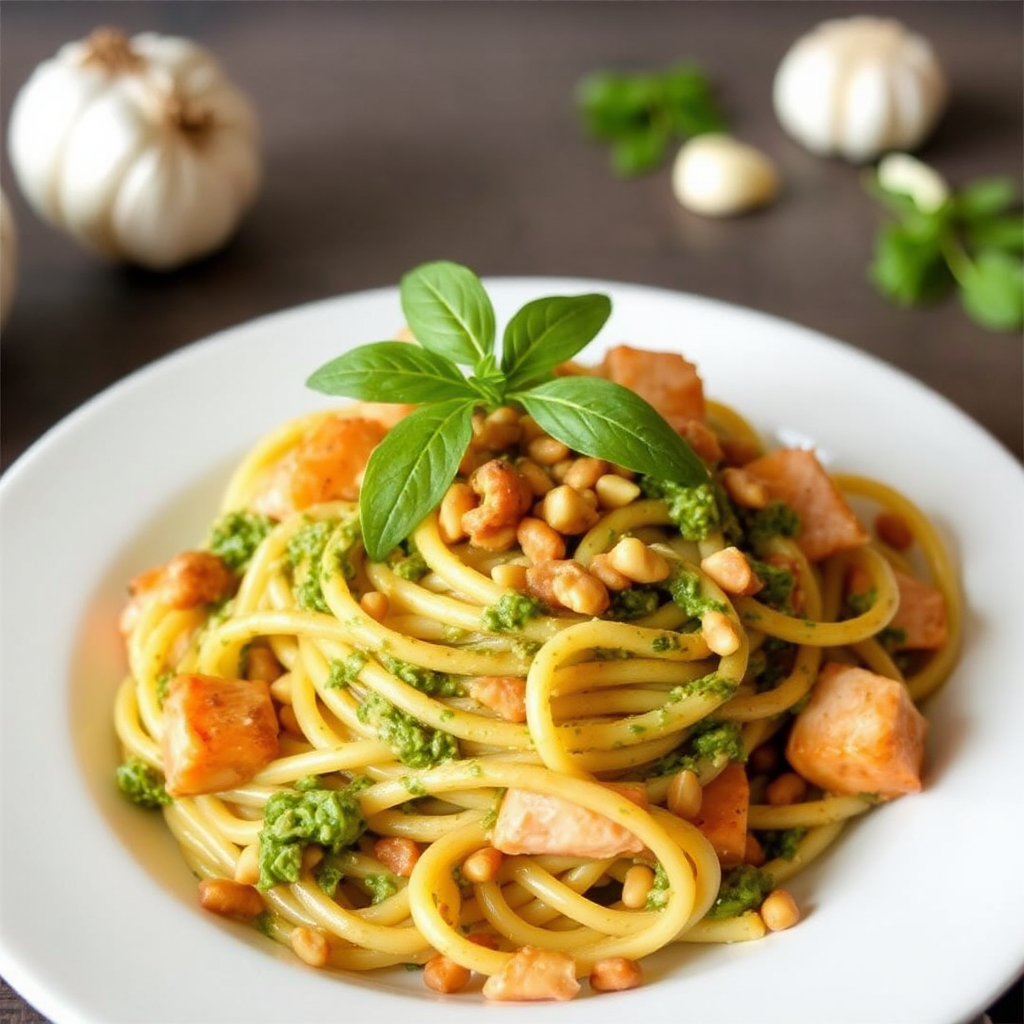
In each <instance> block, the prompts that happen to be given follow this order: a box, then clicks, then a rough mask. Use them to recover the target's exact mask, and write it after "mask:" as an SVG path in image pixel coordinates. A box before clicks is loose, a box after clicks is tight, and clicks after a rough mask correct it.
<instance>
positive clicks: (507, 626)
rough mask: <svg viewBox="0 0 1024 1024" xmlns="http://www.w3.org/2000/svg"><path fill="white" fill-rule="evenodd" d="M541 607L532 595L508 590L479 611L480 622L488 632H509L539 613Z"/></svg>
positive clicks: (520, 627)
mask: <svg viewBox="0 0 1024 1024" xmlns="http://www.w3.org/2000/svg"><path fill="white" fill-rule="evenodd" d="M542 607H543V605H542V604H541V602H540V601H538V600H537V599H536V598H534V597H530V596H528V595H527V594H520V593H518V592H517V591H509V592H508V593H507V594H502V595H501V597H499V598H498V600H497V601H495V602H494V604H492V605H489V606H488V607H487V608H485V609H484V610H483V611H482V612H481V613H480V622H481V624H482V625H483V627H484V629H486V630H488V632H491V633H511V632H514V631H515V630H519V629H522V628H523V626H525V625H526V623H527V622H529V621H530V619H532V618H535V617H536V616H537V615H539V614H540V612H541V609H542Z"/></svg>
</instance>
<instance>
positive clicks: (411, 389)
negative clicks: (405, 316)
mask: <svg viewBox="0 0 1024 1024" xmlns="http://www.w3.org/2000/svg"><path fill="white" fill-rule="evenodd" d="M306 384H307V385H308V386H309V387H311V388H312V389H313V390H314V391H320V392H322V393H323V394H325V395H344V396H345V397H346V398H359V399H362V400H363V401H365V402H410V403H413V404H419V403H420V402H438V401H445V400H447V399H449V398H472V397H475V396H477V392H476V390H475V389H474V388H473V386H472V385H471V384H470V383H469V382H468V381H467V380H466V378H465V377H464V376H463V375H462V373H461V371H460V370H459V368H458V367H457V366H456V365H455V364H454V363H453V362H452V361H451V360H450V359H446V358H445V357H444V356H441V355H438V354H437V353H435V352H429V351H427V349H424V348H420V347H419V346H418V345H410V344H408V343H407V342H404V341H378V342H375V343H373V344H370V345H360V346H359V347H358V348H354V349H351V350H350V351H348V352H346V353H344V354H343V355H340V356H338V358H337V359H332V360H331V361H330V362H329V363H325V364H324V365H323V366H321V367H320V368H319V369H318V370H316V371H315V372H314V373H313V374H312V375H311V376H310V377H309V379H308V380H307V381H306Z"/></svg>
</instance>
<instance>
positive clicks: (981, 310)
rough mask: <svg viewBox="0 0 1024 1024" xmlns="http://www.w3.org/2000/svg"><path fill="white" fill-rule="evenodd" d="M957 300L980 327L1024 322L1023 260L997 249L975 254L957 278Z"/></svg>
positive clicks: (1007, 327) (1002, 328)
mask: <svg viewBox="0 0 1024 1024" xmlns="http://www.w3.org/2000/svg"><path fill="white" fill-rule="evenodd" d="M957 281H958V283H959V286H960V301H961V302H962V303H963V307H964V309H965V310H966V311H967V313H968V315H969V316H970V317H971V318H972V319H974V320H976V321H977V322H978V323H979V324H981V325H982V327H989V328H991V329H993V330H997V331H1010V330H1016V329H1018V328H1020V327H1021V326H1022V324H1024V262H1022V261H1021V259H1020V258H1019V257H1017V256H1011V255H1009V254H1008V253H1005V252H1002V251H1000V250H998V249H988V250H985V251H984V252H981V253H979V254H978V256H977V257H976V259H975V260H974V262H973V264H972V265H971V266H970V268H969V269H966V270H964V271H963V272H961V273H960V275H959V276H958V278H957Z"/></svg>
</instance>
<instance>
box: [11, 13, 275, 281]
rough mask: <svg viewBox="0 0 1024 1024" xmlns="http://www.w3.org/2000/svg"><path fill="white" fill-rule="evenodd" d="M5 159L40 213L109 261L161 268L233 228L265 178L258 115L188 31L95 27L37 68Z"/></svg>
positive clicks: (22, 97) (215, 242) (14, 116)
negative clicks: (130, 33) (185, 35)
mask: <svg viewBox="0 0 1024 1024" xmlns="http://www.w3.org/2000/svg"><path fill="white" fill-rule="evenodd" d="M8 143H9V150H10V154H9V155H10V160H11V165H12V167H13V169H14V172H15V175H16V177H17V180H18V184H19V185H20V187H21V189H22V191H23V192H24V194H25V197H26V199H27V200H28V201H29V203H30V204H31V205H32V207H33V209H35V210H36V212H37V213H39V215H40V216H41V217H43V219H45V220H47V221H49V222H50V223H52V224H54V225H55V226H57V227H59V228H63V229H64V230H66V231H68V232H69V233H70V234H71V235H73V236H74V237H75V238H76V239H78V240H79V241H80V242H81V243H83V244H84V245H85V246H87V247H88V248H90V249H93V250H95V251H96V252H98V253H99V254H101V255H103V256H105V257H108V258H110V259H114V260H124V261H127V262H130V263H137V264H140V265H141V266H145V267H149V268H151V269H154V270H167V269H171V268H173V267H176V266H179V265H181V264H182V263H186V262H188V261H189V260H191V259H195V258H198V257H200V256H204V255H206V254H207V253H210V252H212V251H214V250H215V249H217V248H219V247H220V246H221V245H222V244H224V242H226V241H227V239H228V238H229V237H230V236H231V234H232V233H233V231H234V230H235V228H236V227H237V224H238V221H239V220H240V218H241V216H242V214H243V213H244V211H245V210H246V208H247V207H248V206H249V204H250V203H251V202H252V200H253V198H254V197H255V195H256V191H257V189H258V187H259V181H260V158H259V153H258V148H257V123H256V116H255V114H254V112H253V110H252V107H251V106H250V104H249V102H248V100H247V99H246V98H245V96H243V94H242V93H241V92H240V91H239V90H238V89H237V88H236V87H235V86H234V85H233V84H232V83H231V82H230V81H228V79H227V78H226V77H225V75H224V73H223V71H222V70H221V67H220V65H219V64H218V62H217V61H216V59H215V58H214V57H213V55H212V54H211V53H209V51H207V50H206V49H204V48H203V47H201V46H199V45H198V44H196V43H194V42H192V41H191V40H188V39H180V38H176V37H173V36H161V35H156V34H153V33H143V34H141V35H137V36H134V37H133V38H132V39H130V40H129V39H128V38H127V37H126V36H124V35H123V34H121V33H120V32H116V31H114V30H111V29H100V30H97V31H96V32H94V33H93V34H92V35H91V36H90V37H89V38H88V39H85V40H83V41H80V42H74V43H69V44H67V45H66V46H64V47H62V48H61V50H60V51H59V52H58V53H57V54H56V56H55V57H53V58H51V59H50V60H47V61H44V62H43V63H42V64H40V65H39V67H37V68H36V69H35V71H34V72H33V73H32V75H31V77H30V78H29V80H28V81H27V82H26V83H25V85H24V86H23V87H22V89H21V90H20V92H19V93H18V95H17V96H16V98H15V101H14V105H13V107H12V110H11V120H10V133H9V138H8Z"/></svg>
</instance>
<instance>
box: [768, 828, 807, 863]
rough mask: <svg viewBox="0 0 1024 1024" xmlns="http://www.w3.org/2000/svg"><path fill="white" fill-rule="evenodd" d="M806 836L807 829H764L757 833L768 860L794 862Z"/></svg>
mask: <svg viewBox="0 0 1024 1024" xmlns="http://www.w3.org/2000/svg"><path fill="white" fill-rule="evenodd" d="M805 835H807V829H806V828H785V829H764V830H763V831H760V832H758V833H757V838H758V841H759V842H760V844H761V849H762V850H764V855H765V857H766V858H767V859H768V860H774V859H775V858H776V857H781V858H782V859H783V860H792V859H793V858H794V857H795V856H796V851H797V848H798V847H799V846H800V843H801V841H802V840H803V838H804V836H805Z"/></svg>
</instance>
